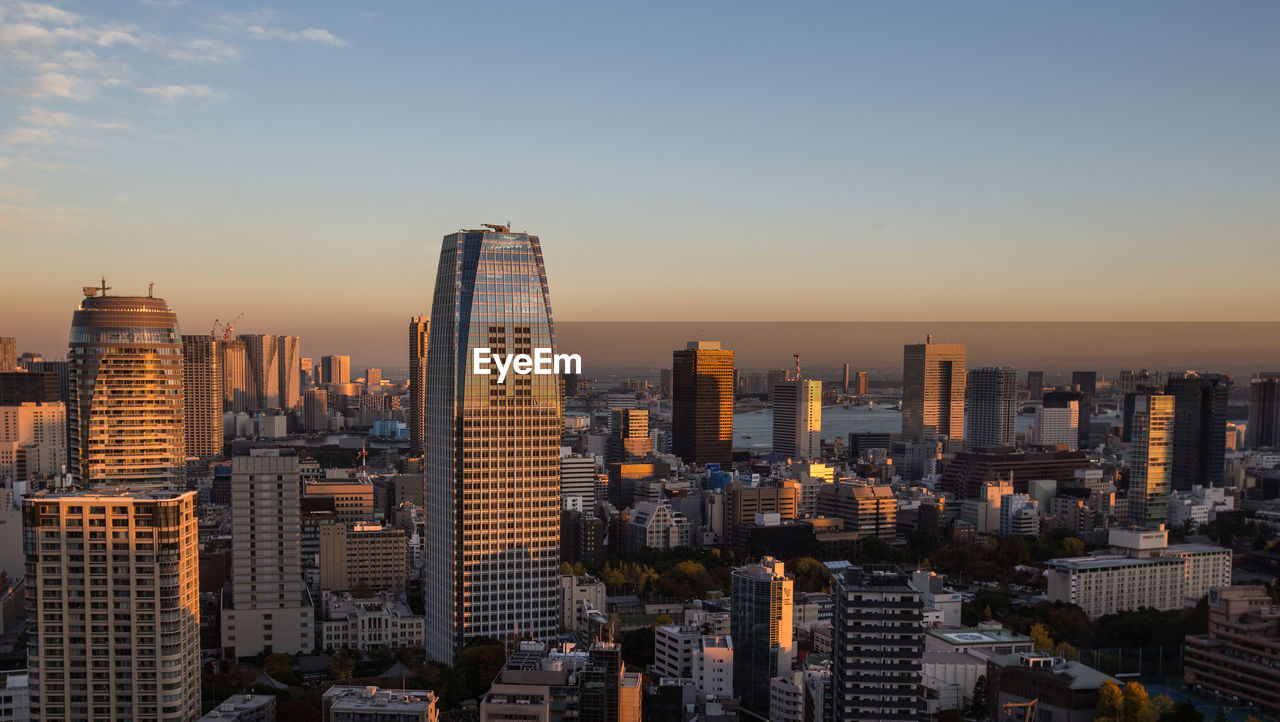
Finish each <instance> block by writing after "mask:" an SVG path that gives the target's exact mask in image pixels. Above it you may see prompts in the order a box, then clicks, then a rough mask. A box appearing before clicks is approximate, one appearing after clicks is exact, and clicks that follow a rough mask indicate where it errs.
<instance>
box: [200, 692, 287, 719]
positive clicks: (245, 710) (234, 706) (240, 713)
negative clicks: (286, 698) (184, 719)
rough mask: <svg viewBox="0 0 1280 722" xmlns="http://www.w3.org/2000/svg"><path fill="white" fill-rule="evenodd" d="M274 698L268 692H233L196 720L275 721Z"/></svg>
mask: <svg viewBox="0 0 1280 722" xmlns="http://www.w3.org/2000/svg"><path fill="white" fill-rule="evenodd" d="M275 720H276V698H275V697H274V696H272V695H269V694H233V695H231V696H230V697H228V698H226V699H225V700H223V701H221V702H219V703H218V704H217V706H216V707H214V708H213V709H211V710H209V711H208V712H207V713H206V714H205V715H204V716H203V717H201V718H200V719H198V720H196V722H275Z"/></svg>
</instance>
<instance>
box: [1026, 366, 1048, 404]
mask: <svg viewBox="0 0 1280 722" xmlns="http://www.w3.org/2000/svg"><path fill="white" fill-rule="evenodd" d="M1043 394H1044V372H1043V371H1028V372H1027V398H1028V399H1030V400H1032V401H1039V400H1040V398H1041V397H1042V396H1043Z"/></svg>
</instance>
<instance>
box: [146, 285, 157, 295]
mask: <svg viewBox="0 0 1280 722" xmlns="http://www.w3.org/2000/svg"><path fill="white" fill-rule="evenodd" d="M155 297H156V282H155V281H152V282H151V283H148V284H147V298H155Z"/></svg>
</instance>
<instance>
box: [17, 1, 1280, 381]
mask: <svg viewBox="0 0 1280 722" xmlns="http://www.w3.org/2000/svg"><path fill="white" fill-rule="evenodd" d="M1278 31H1280V3H1275V2H1273V1H1270V0H1259V1H1255V2H1250V1H1247V0H1246V1H1240V2H1231V3H1208V2H1196V3H1186V2H1130V3H1111V2H1083V3H1052V4H1050V3H1026V2H1007V3H1006V2H976V3H951V2H937V3H927V4H919V3H883V2H881V3H862V2H857V3H854V2H831V3H821V2H813V3H795V4H793V3H764V2H735V3H731V2H705V3H702V2H700V3H669V4H664V3H585V2H584V3H570V2H563V3H562V2H557V3H529V2H523V3H422V2H404V3H392V2H380V3H350V2H342V3H339V2H294V3H281V4H270V5H259V4H252V5H239V4H236V3H232V2H226V3H223V2H219V3H208V4H202V3H198V2H182V1H181V0H128V1H126V0H119V1H113V2H106V1H101V2H97V1H95V2H90V1H88V0H86V1H84V2H66V3H55V4H40V3H28V2H13V1H11V0H0V140H2V142H0V243H2V244H3V249H4V256H3V259H4V260H3V262H0V268H2V269H3V270H0V307H2V308H3V309H4V312H3V317H2V319H3V320H2V322H0V335H5V336H10V335H16V336H18V337H19V339H20V341H19V345H20V347H21V349H22V350H34V351H42V352H44V353H46V354H48V355H50V356H61V355H62V354H64V353H65V346H66V336H67V329H68V326H69V323H70V318H71V312H72V311H73V310H74V308H75V306H76V304H77V303H78V299H79V298H80V287H81V286H84V285H89V284H93V283H96V282H97V279H98V276H99V275H100V274H106V276H107V279H108V282H109V283H110V285H112V286H113V287H114V289H115V291H114V292H116V293H145V292H146V287H147V283H148V282H150V281H155V282H156V284H157V286H156V294H157V295H160V296H163V297H165V298H166V299H167V300H168V301H169V302H170V304H171V305H172V306H173V307H174V308H175V310H176V311H177V312H178V314H179V319H180V322H181V324H182V326H183V330H184V331H186V332H197V333H199V332H204V331H207V330H208V328H209V326H210V325H211V324H212V321H213V319H214V318H215V317H220V318H223V319H226V318H229V317H233V316H235V315H236V314H237V313H240V312H244V313H245V314H246V317H245V319H244V320H243V321H242V322H241V326H240V330H242V331H245V332H274V333H299V334H301V335H302V336H303V344H304V349H303V350H304V354H305V355H308V356H319V355H321V354H325V353H350V354H351V355H352V356H354V357H356V363H357V364H359V363H361V361H360V359H361V358H365V359H367V360H368V362H380V361H379V359H383V358H387V359H391V358H398V357H401V356H402V355H403V347H404V343H405V335H406V332H405V331H404V326H405V324H406V323H407V320H408V317H409V316H411V315H414V314H427V313H428V312H429V310H430V308H429V305H430V301H429V290H430V288H431V285H432V283H433V279H434V273H435V263H436V256H437V254H438V252H439V249H440V239H441V237H442V236H443V235H445V234H446V233H450V232H452V231H454V230H456V229H458V228H460V227H469V228H475V227H478V226H479V224H481V223H505V222H507V221H510V222H511V223H512V224H513V226H514V227H515V229H517V230H528V231H530V232H532V233H537V234H539V235H540V236H541V237H542V241H543V248H544V251H545V255H546V262H547V269H548V275H549V280H550V284H551V294H552V303H553V307H554V310H555V314H556V317H557V319H558V320H576V321H581V320H597V321H609V320H619V321H622V320H626V321H641V320H645V321H647V320H698V319H706V320H720V321H745V320H751V321H793V320H803V321H903V320H913V321H989V320H1008V321H1043V320H1064V321H1074V320H1092V321H1097V320H1158V321H1167V320H1179V321H1226V320H1231V321H1276V320H1280V284H1277V280H1276V270H1277V268H1280V138H1278V137H1277V136H1278V133H1277V128H1280V82H1278V72H1280V71H1278V69H1280V43H1277V42H1276V37H1277V32H1278ZM957 340H963V339H957ZM787 356H789V353H788V354H787Z"/></svg>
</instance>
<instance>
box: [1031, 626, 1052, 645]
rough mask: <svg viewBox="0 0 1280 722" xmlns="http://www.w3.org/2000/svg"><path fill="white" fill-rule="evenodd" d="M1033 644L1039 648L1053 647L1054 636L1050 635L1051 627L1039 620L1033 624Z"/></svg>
mask: <svg viewBox="0 0 1280 722" xmlns="http://www.w3.org/2000/svg"><path fill="white" fill-rule="evenodd" d="M1031 644H1032V645H1033V646H1034V647H1035V648H1036V649H1039V650H1042V651H1045V652H1047V651H1050V650H1052V649H1053V637H1051V636H1049V628H1048V627H1046V626H1044V625H1043V624H1040V623H1039V622H1037V623H1035V624H1033V625H1031Z"/></svg>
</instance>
